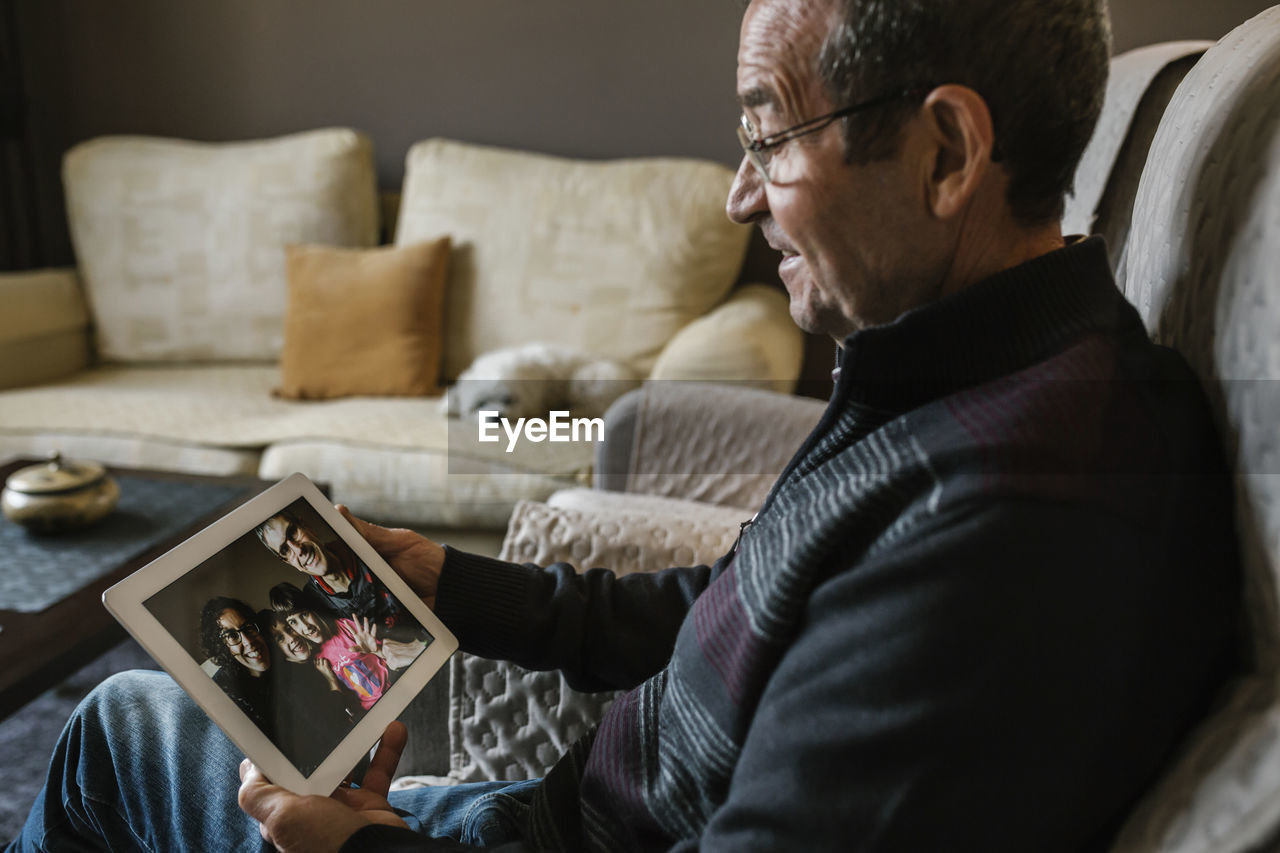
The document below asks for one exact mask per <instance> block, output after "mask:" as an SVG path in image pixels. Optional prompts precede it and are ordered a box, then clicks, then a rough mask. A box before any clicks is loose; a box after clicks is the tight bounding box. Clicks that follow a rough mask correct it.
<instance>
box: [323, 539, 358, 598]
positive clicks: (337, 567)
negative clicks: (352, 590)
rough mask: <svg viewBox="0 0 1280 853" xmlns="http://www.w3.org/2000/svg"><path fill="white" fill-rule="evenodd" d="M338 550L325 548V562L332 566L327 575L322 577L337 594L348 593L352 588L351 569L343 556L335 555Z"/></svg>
mask: <svg viewBox="0 0 1280 853" xmlns="http://www.w3.org/2000/svg"><path fill="white" fill-rule="evenodd" d="M335 551H336V549H333V548H325V549H324V555H325V561H326V562H327V563H328V564H329V565H330V566H332V567H333V568H332V569H330V571H328V572H327V573H325V574H323V575H321V576H320V579H321V580H323V581H324V582H325V583H326V584H328V585H329V587H330V588H331V589H332V590H334V591H335V592H346V591H347V589H348V588H349V587H350V586H351V575H352V572H351V569H350V567H349V566H347V564H346V560H344V559H343V555H342V554H338V553H335Z"/></svg>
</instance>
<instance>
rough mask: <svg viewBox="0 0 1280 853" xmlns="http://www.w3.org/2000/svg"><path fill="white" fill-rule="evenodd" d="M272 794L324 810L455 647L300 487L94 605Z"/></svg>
mask: <svg viewBox="0 0 1280 853" xmlns="http://www.w3.org/2000/svg"><path fill="white" fill-rule="evenodd" d="M102 601H103V603H104V604H105V605H106V606H107V609H108V610H110V611H111V613H112V615H114V616H115V617H116V619H118V620H120V622H121V624H123V625H124V627H125V628H126V629H128V631H129V633H130V634H132V635H133V636H134V638H136V639H137V641H138V642H139V643H140V644H141V645H142V647H143V648H145V649H146V650H147V651H148V652H149V653H150V654H151V656H152V657H154V658H155V659H156V661H157V662H159V663H160V665H161V666H163V667H164V668H165V669H166V670H167V671H168V672H169V674H170V675H172V676H173V678H174V680H175V681H177V682H178V684H180V685H182V687H183V689H184V690H186V691H187V693H189V694H190V695H191V697H192V698H193V699H194V700H195V701H196V702H197V703H198V704H199V705H200V707H201V708H203V709H204V711H205V712H206V713H207V714H208V715H209V717H210V718H211V719H212V720H213V721H214V722H215V723H217V724H218V725H219V726H220V727H221V728H222V730H223V731H224V732H226V733H227V736H228V737H230V738H231V740H232V741H233V742H234V743H235V744H236V746H238V747H240V749H241V750H243V751H244V754H245V755H246V756H248V757H249V758H250V759H252V760H253V762H254V763H255V764H257V765H258V766H259V767H260V768H262V771H263V772H264V773H265V774H266V775H267V777H268V778H269V779H271V780H272V781H274V782H276V783H277V784H279V785H283V786H284V787H286V788H288V789H289V790H291V791H294V792H297V793H299V794H322V795H328V794H329V793H331V792H332V791H333V789H334V788H336V787H337V786H338V784H339V783H340V782H342V780H343V779H344V778H346V776H347V775H348V774H349V773H350V772H351V770H352V768H353V767H355V766H356V765H357V764H358V763H359V762H360V761H361V759H362V758H363V757H364V756H365V755H366V754H367V753H368V751H369V750H370V748H371V747H372V746H373V744H374V743H375V742H376V741H377V740H378V738H379V737H381V736H382V732H383V731H384V730H385V729H386V727H387V725H388V724H389V723H390V722H391V721H392V720H394V719H396V717H398V716H399V715H400V713H401V712H402V711H404V709H405V707H406V706H407V705H408V704H409V702H410V701H411V700H412V699H413V697H414V696H415V695H416V694H417V693H418V692H419V691H420V690H421V689H422V688H423V686H424V685H425V684H426V683H427V682H428V681H429V680H430V679H431V677H432V676H434V675H435V674H436V673H437V672H438V671H439V670H440V668H441V667H442V666H443V665H444V662H445V661H446V660H448V658H449V655H451V654H452V653H453V652H454V650H456V649H457V647H458V642H457V640H456V639H454V637H453V635H452V634H451V633H449V630H448V629H447V628H445V627H444V625H443V624H441V622H440V620H439V619H437V618H436V617H435V615H434V614H433V613H432V612H431V611H430V610H428V609H427V608H426V606H425V605H424V604H423V603H422V600H421V599H420V598H418V596H417V595H415V594H414V593H413V591H412V590H410V589H409V587H408V586H407V585H406V584H405V582H404V581H403V580H401V579H400V577H399V575H397V574H396V573H395V572H394V571H393V570H392V569H391V567H390V566H388V565H387V564H386V562H385V561H384V560H383V559H382V558H381V557H379V556H378V554H377V553H376V552H375V551H374V550H373V548H372V547H370V546H369V543H367V542H366V541H365V540H364V538H363V537H362V536H360V534H359V533H357V532H356V531H355V529H354V528H353V527H352V526H351V525H350V524H349V523H347V520H346V519H344V518H343V517H342V516H341V515H340V514H339V513H338V511H337V510H335V509H334V508H333V505H332V504H330V502H329V501H328V500H327V499H326V498H325V496H324V495H323V494H321V492H320V490H319V489H317V488H316V487H315V485H314V484H312V483H311V481H310V480H308V479H307V478H306V477H304V476H303V475H301V474H294V475H293V476H291V477H289V478H288V479H286V480H283V481H282V482H280V483H277V484H276V485H274V486H272V487H271V488H269V489H267V490H266V491H265V492H263V493H262V494H260V495H258V496H257V497H255V498H253V499H251V500H249V501H248V502H247V503H245V504H244V505H243V506H241V507H239V508H238V509H236V510H234V511H232V512H231V513H230V514H229V515H227V516H225V517H224V518H222V519H220V520H218V521H217V522H215V523H213V524H212V525H210V526H209V527H207V528H205V529H204V530H202V531H200V532H199V533H197V534H196V535H195V536H193V537H191V538H190V539H188V540H187V541H186V542H183V543H182V544H181V545H179V546H177V547H176V548H174V549H173V550H171V551H169V552H168V553H166V554H164V555H163V556H161V557H159V558H158V559H156V560H154V561H153V562H151V563H149V564H147V565H146V566H144V567H143V568H141V569H139V570H138V571H137V572H135V573H134V574H132V575H130V576H129V577H127V578H125V579H124V580H123V581H121V582H120V583H118V584H116V585H115V586H113V587H111V588H110V589H108V590H107V591H106V592H105V593H103V595H102Z"/></svg>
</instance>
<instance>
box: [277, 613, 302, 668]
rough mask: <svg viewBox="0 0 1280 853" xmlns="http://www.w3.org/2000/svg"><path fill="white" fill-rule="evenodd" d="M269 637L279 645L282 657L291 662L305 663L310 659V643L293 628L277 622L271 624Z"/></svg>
mask: <svg viewBox="0 0 1280 853" xmlns="http://www.w3.org/2000/svg"><path fill="white" fill-rule="evenodd" d="M271 639H272V640H274V641H275V644H276V645H277V646H279V647H280V653H281V654H283V655H284V659H285V660H287V661H289V662H291V663H305V662H306V661H309V660H311V644H310V643H308V642H307V641H306V640H304V639H302V638H301V637H299V636H298V635H297V634H296V633H295V632H294V631H293V629H291V628H289V626H287V625H282V624H280V623H279V622H275V623H272V625H271Z"/></svg>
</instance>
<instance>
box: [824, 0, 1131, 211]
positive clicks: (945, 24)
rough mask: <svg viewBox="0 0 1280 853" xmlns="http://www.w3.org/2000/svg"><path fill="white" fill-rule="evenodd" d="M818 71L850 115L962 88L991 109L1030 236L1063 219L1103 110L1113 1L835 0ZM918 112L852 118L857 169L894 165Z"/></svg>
mask: <svg viewBox="0 0 1280 853" xmlns="http://www.w3.org/2000/svg"><path fill="white" fill-rule="evenodd" d="M836 3H837V8H838V10H839V14H840V17H841V22H840V24H839V25H838V26H836V27H835V28H834V29H833V30H832V32H831V33H830V34H829V35H828V36H827V39H826V41H825V43H824V45H823V47H822V50H821V52H820V54H819V56H818V72H819V74H820V75H821V77H822V79H823V81H824V83H825V84H826V87H827V89H828V93H829V94H830V96H831V98H832V101H833V102H834V103H835V104H836V105H837V106H841V107H842V106H845V105H848V104H853V103H856V102H858V101H860V100H867V99H869V98H875V97H880V96H882V95H886V94H889V93H892V92H894V91H899V90H902V89H904V88H907V87H910V86H917V85H926V86H940V85H944V84H947V83H957V84H960V85H963V86H968V87H969V88H971V89H973V90H974V91H976V92H977V93H978V94H979V95H981V96H982V97H983V99H984V100H985V101H986V102H987V106H988V108H989V109H990V110H991V117H992V122H993V124H994V126H995V149H994V151H993V157H994V159H996V160H997V161H998V162H1001V163H1002V164H1003V165H1004V167H1005V170H1006V171H1007V172H1008V174H1009V191H1008V199H1007V200H1008V203H1009V207H1010V210H1011V211H1012V213H1013V216H1014V217H1015V218H1016V219H1017V220H1018V221H1019V222H1020V223H1022V224H1024V225H1029V226H1030V225H1044V224H1047V223H1050V222H1054V221H1056V220H1058V219H1060V218H1061V217H1062V210H1063V199H1064V196H1065V195H1066V194H1067V193H1068V192H1070V190H1071V188H1072V182H1073V179H1074V175H1075V170H1076V165H1077V164H1078V163H1079V161H1080V156H1081V155H1082V154H1083V153H1084V149H1085V146H1086V145H1087V144H1088V142H1089V137H1090V136H1091V135H1092V134H1093V128H1094V125H1095V124H1097V121H1098V114H1099V113H1100V112H1101V111H1102V101H1103V96H1104V95H1105V94H1106V83H1107V72H1108V69H1109V65H1108V62H1109V58H1110V52H1111V26H1110V23H1109V20H1108V17H1107V7H1106V0H836ZM918 106H919V102H918V101H916V102H913V101H910V100H907V99H904V100H902V101H900V102H894V103H893V104H890V105H889V106H887V107H884V108H882V109H876V110H871V111H869V112H867V113H863V114H861V115H856V116H851V117H849V118H847V119H845V150H846V157H847V159H848V161H849V162H851V163H852V162H858V163H866V162H871V161H873V160H879V159H884V158H886V157H889V156H891V155H892V154H893V153H894V152H895V151H897V150H898V146H899V143H900V138H901V130H902V128H903V125H904V123H905V121H906V119H907V118H908V117H909V116H910V115H911V114H912V113H913V112H914V111H915V110H916V109H917V108H918Z"/></svg>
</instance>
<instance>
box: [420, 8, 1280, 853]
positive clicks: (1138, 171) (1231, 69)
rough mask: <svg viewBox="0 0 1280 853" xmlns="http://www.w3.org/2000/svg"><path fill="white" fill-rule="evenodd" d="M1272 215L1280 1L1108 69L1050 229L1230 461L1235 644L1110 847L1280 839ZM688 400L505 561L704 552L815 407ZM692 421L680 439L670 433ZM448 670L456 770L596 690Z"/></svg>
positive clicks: (712, 549) (553, 741)
mask: <svg viewBox="0 0 1280 853" xmlns="http://www.w3.org/2000/svg"><path fill="white" fill-rule="evenodd" d="M1278 210H1280V7H1275V8H1272V9H1270V10H1269V11H1267V12H1265V13H1263V14H1262V15H1260V16H1258V17H1257V18H1255V19H1253V20H1251V21H1249V22H1247V23H1246V24H1244V25H1243V26H1241V27H1240V28H1238V29H1237V30H1236V31H1234V32H1232V33H1231V34H1229V35H1228V36H1226V37H1225V38H1223V39H1222V40H1221V41H1220V42H1219V43H1217V44H1212V43H1208V42H1182V43H1177V44H1167V45H1158V46H1154V47H1151V48H1145V49H1142V50H1139V51H1134V52H1132V53H1130V54H1126V55H1124V56H1120V57H1116V58H1115V59H1114V60H1113V64H1112V80H1111V84H1110V86H1109V90H1108V97H1107V106H1106V109H1105V112H1104V116H1103V120H1102V122H1101V123H1100V126H1099V128H1098V131H1097V133H1096V134H1095V137H1094V140H1093V142H1092V143H1091V145H1090V148H1089V150H1088V152H1087V153H1086V156H1085V158H1084V161H1083V162H1082V164H1081V166H1080V171H1079V172H1078V173H1077V180H1076V192H1075V194H1074V196H1072V197H1071V198H1070V199H1069V203H1068V210H1067V216H1066V225H1067V227H1068V229H1070V230H1072V231H1075V232H1080V231H1090V232H1093V233H1101V234H1104V235H1105V236H1106V237H1107V240H1108V244H1109V248H1110V250H1111V253H1112V257H1113V259H1114V264H1115V266H1116V270H1117V278H1118V280H1119V282H1120V284H1121V287H1122V289H1123V291H1124V293H1125V294H1126V296H1127V297H1128V298H1129V299H1130V300H1131V301H1132V302H1133V303H1134V304H1135V305H1136V306H1137V307H1138V308H1139V311H1140V313H1141V314H1142V316H1143V318H1144V320H1145V321H1146V323H1147V327H1148V329H1149V331H1150V333H1151V335H1152V337H1153V338H1154V339H1156V340H1157V341H1159V342H1160V343H1163V344H1166V345H1169V346H1173V347H1175V348H1177V349H1178V350H1179V351H1181V352H1182V353H1183V354H1184V355H1186V357H1187V359H1188V361H1189V362H1190V363H1191V364H1192V366H1193V367H1194V368H1195V370H1196V371H1197V373H1198V374H1199V376H1200V377H1201V379H1202V380H1203V381H1204V383H1205V385H1206V387H1207V389H1208V391H1209V395H1210V399H1211V400H1212V402H1213V404H1214V407H1215V410H1216V415H1217V418H1218V421H1219V424H1220V427H1221V429H1222V432H1223V435H1224V437H1225V440H1226V443H1227V448H1228V452H1229V454H1230V456H1231V459H1232V460H1233V461H1234V463H1235V466H1236V469H1237V514H1238V523H1237V526H1238V531H1239V536H1240V541H1241V543H1242V546H1243V553H1244V555H1245V568H1246V591H1245V596H1246V609H1247V612H1246V614H1245V623H1244V624H1243V625H1242V632H1241V633H1242V636H1244V635H1246V634H1247V636H1248V642H1247V646H1248V654H1247V663H1248V666H1247V670H1246V671H1245V672H1243V673H1241V675H1240V677H1239V679H1238V680H1237V681H1236V682H1235V683H1233V684H1231V685H1229V686H1228V689H1227V690H1225V691H1224V694H1223V695H1222V697H1221V698H1220V701H1219V704H1218V708H1217V710H1216V711H1215V713H1214V714H1213V715H1212V716H1211V717H1210V718H1209V719H1208V720H1206V721H1205V722H1204V724H1203V725H1202V726H1201V728H1200V729H1199V730H1198V731H1196V732H1194V733H1193V734H1192V736H1191V737H1190V738H1189V739H1188V741H1187V742H1186V743H1185V744H1184V745H1183V747H1182V749H1181V751H1180V753H1179V754H1178V755H1176V756H1174V757H1173V760H1172V761H1171V762H1170V765H1169V766H1168V768H1167V770H1166V774H1165V776H1164V778H1163V779H1161V780H1160V781H1159V782H1158V784H1157V785H1155V786H1154V787H1153V789H1152V790H1151V791H1150V792H1149V794H1148V795H1147V797H1146V798H1145V799H1144V800H1143V801H1142V802H1141V803H1139V804H1137V807H1136V808H1135V810H1134V812H1133V813H1132V815H1131V817H1130V819H1129V821H1128V823H1127V824H1126V825H1125V827H1124V828H1123V830H1122V832H1121V833H1120V835H1119V837H1118V838H1117V839H1115V843H1114V846H1113V848H1112V849H1113V850H1115V851H1116V853H1151V851H1162V853H1243V851H1250V850H1275V849H1280V617H1278V616H1277V604H1276V602H1277V600H1278V596H1277V589H1280V467H1277V463H1278V461H1280V454H1278V453H1277V435H1278V433H1277V423H1280V382H1277V380H1280V280H1278V279H1277V277H1276V270H1277V269H1278V268H1280V218H1278V217H1277V215H1276V212H1277V211H1278ZM705 395H706V396H705V397H702V398H701V399H700V395H699V394H698V393H696V391H695V389H692V388H679V387H673V386H657V387H648V388H645V389H643V390H642V391H640V392H637V393H636V394H634V395H632V396H631V397H630V398H629V399H624V401H622V402H621V403H620V404H619V407H620V408H622V409H625V410H627V411H626V412H625V414H624V415H621V416H619V417H615V418H614V419H612V420H611V422H610V426H611V429H613V430H615V431H618V430H620V431H621V432H622V433H624V435H622V436H611V439H612V438H615V437H616V438H620V440H621V444H622V446H623V447H625V448H628V449H629V450H628V451H627V452H616V453H614V452H611V453H606V457H607V459H608V460H609V464H608V465H606V466H604V467H601V468H599V469H598V471H597V474H598V475H599V477H600V478H601V480H602V481H603V482H604V483H605V484H607V485H608V486H609V487H610V488H611V489H613V490H614V491H611V492H599V491H596V492H592V491H587V490H582V489H574V490H568V491H564V492H560V493H557V494H556V495H553V496H552V497H551V498H550V499H549V500H548V501H546V502H526V503H522V504H521V505H520V506H519V507H518V508H517V510H516V512H515V515H514V517H513V519H512V524H511V526H510V528H509V530H508V533H507V539H506V542H505V544H504V548H503V553H504V555H505V556H507V557H509V558H511V559H518V560H534V561H548V560H567V561H569V562H572V563H575V564H576V565H578V566H580V567H583V568H586V567H590V566H594V565H608V566H616V567H619V568H621V569H622V570H623V571H646V570H652V569H656V568H662V567H665V566H667V565H680V564H686V565H687V564H691V563H695V562H699V561H701V562H707V561H711V560H713V559H715V558H716V557H718V556H719V555H720V554H721V553H723V552H724V551H725V550H726V549H727V545H728V543H729V542H731V541H732V539H733V537H734V535H735V534H736V532H737V526H738V524H739V523H740V522H741V521H743V520H745V519H746V518H748V517H750V515H751V513H752V512H753V511H754V507H756V506H757V505H758V502H759V500H760V497H761V495H762V488H766V487H767V484H768V482H769V481H770V479H771V476H773V475H776V474H777V473H778V472H779V471H780V470H781V468H782V466H783V464H784V463H785V461H786V458H787V452H788V451H789V450H791V449H793V448H794V447H796V446H798V444H799V438H798V437H797V436H801V435H803V434H804V433H805V432H806V431H807V430H808V429H809V428H810V427H811V426H812V425H813V423H814V422H816V420H817V418H818V415H819V414H820V411H819V410H820V408H821V407H820V406H816V407H815V404H813V403H812V402H811V401H802V400H797V399H794V398H784V397H780V396H779V395H774V394H768V393H764V392H741V393H735V392H732V391H728V390H723V389H705ZM708 412H714V416H713V417H708V416H707V413H708ZM695 420H696V421H697V434H698V442H697V443H696V444H695V443H691V442H689V441H688V440H687V439H686V438H684V436H688V435H690V434H691V429H690V424H692V423H694V421H695ZM716 458H721V460H722V461H720V462H718V463H715V464H714V465H712V464H711V463H708V461H707V460H709V459H716ZM724 460H728V461H727V462H725V461H724ZM450 665H451V667H452V670H451V674H452V684H451V691H452V692H451V702H450V710H451V718H450V725H451V729H450V733H451V742H450V748H451V770H450V776H451V777H452V778H457V779H465V780H473V779H486V778H515V777H516V776H517V775H528V776H536V775H539V774H541V773H544V772H545V771H546V769H547V767H548V766H549V764H550V761H549V760H548V759H550V760H554V757H555V756H557V755H558V754H559V749H560V748H561V746H562V745H563V744H565V743H566V742H568V741H570V740H571V739H572V738H573V736H574V735H575V734H576V733H578V732H579V731H581V730H583V729H584V728H585V727H586V726H589V725H591V724H592V723H593V722H594V720H596V719H597V718H598V715H599V714H600V713H601V710H602V709H603V708H604V707H605V706H607V704H608V702H609V701H610V700H611V698H612V697H611V696H609V695H599V694H591V695H588V694H579V693H574V692H573V691H571V690H570V689H569V688H568V687H567V686H565V685H564V684H563V683H562V682H561V680H560V678H559V676H558V675H557V674H554V673H531V672H527V671H524V670H520V669H519V668H517V667H513V666H510V665H508V664H505V663H499V662H492V661H485V660H481V659H477V658H473V657H468V656H465V655H458V656H455V658H454V659H453V660H452V661H451V663H450ZM405 784H412V780H407V781H406V783H405Z"/></svg>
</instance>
